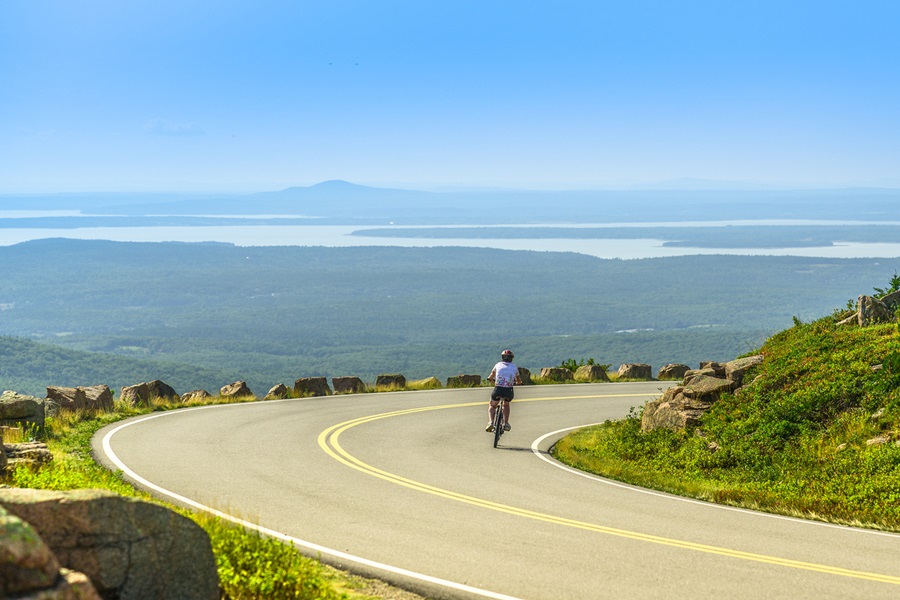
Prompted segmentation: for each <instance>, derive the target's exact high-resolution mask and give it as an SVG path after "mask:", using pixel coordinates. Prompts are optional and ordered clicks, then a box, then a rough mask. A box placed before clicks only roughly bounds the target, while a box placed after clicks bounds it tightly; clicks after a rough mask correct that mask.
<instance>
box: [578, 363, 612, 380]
mask: <svg viewBox="0 0 900 600" xmlns="http://www.w3.org/2000/svg"><path fill="white" fill-rule="evenodd" d="M573 377H574V379H575V381H609V376H608V375H607V374H606V369H604V368H603V367H601V366H600V365H582V366H580V367H578V369H576V370H575V374H574V375H573Z"/></svg>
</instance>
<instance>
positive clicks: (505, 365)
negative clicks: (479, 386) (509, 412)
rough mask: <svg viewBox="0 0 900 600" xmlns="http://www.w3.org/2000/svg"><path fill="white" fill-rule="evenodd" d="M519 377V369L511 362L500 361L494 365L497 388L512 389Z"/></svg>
mask: <svg viewBox="0 0 900 600" xmlns="http://www.w3.org/2000/svg"><path fill="white" fill-rule="evenodd" d="M518 375H519V367H517V366H516V365H515V364H513V363H511V362H503V361H500V362H498V363H497V364H496V365H494V377H495V379H494V385H496V386H497V387H512V386H513V385H514V384H515V382H516V377H517V376H518Z"/></svg>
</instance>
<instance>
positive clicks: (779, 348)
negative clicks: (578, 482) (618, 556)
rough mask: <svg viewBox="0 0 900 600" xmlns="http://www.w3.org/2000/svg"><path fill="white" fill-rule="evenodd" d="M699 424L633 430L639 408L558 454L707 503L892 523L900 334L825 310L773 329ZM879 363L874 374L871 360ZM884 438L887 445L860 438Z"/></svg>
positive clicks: (899, 482)
mask: <svg viewBox="0 0 900 600" xmlns="http://www.w3.org/2000/svg"><path fill="white" fill-rule="evenodd" d="M760 352H761V353H762V354H764V355H765V362H764V363H763V364H762V365H760V366H759V367H757V368H756V370H755V371H754V372H751V373H750V375H749V377H748V378H747V379H745V381H753V379H754V378H755V377H757V379H755V381H753V382H752V383H751V384H749V385H747V386H745V388H744V389H742V390H740V392H739V393H737V394H736V395H726V396H724V397H723V398H722V399H720V400H719V401H718V402H717V403H716V404H714V405H713V408H712V409H711V410H710V411H709V412H708V413H707V414H706V415H705V416H704V417H703V419H702V421H701V423H700V425H699V426H697V427H691V428H689V429H688V430H686V431H683V432H674V431H669V430H655V431H652V432H647V433H642V432H641V428H640V413H641V409H634V410H632V413H631V414H630V415H629V416H628V418H626V419H624V420H622V421H619V422H615V423H611V422H608V423H606V424H603V425H600V426H597V427H592V428H587V429H584V430H581V431H578V432H576V433H573V434H571V435H569V436H567V437H566V438H564V439H563V440H561V441H560V442H559V443H558V444H557V446H556V448H555V454H556V456H557V457H558V458H560V459H561V460H563V461H564V462H566V463H568V464H570V465H572V466H575V467H578V468H581V469H584V470H587V471H591V472H593V473H597V474H600V475H604V476H608V477H612V478H615V479H619V480H623V481H627V482H630V483H634V484H637V485H642V486H646V487H651V488H654V489H659V490H664V491H668V492H672V493H676V494H682V495H686V496H692V497H696V498H701V499H706V500H710V501H715V502H723V503H728V504H733V505H737V506H744V507H750V508H756V509H761V510H765V511H770V512H776V513H781V514H789V515H798V516H804V517H809V518H815V519H821V520H826V521H830V522H837V523H845V524H854V525H862V526H866V527H872V528H880V529H886V530H892V531H900V333H898V327H897V325H895V324H887V325H878V326H873V327H866V328H859V327H856V326H851V327H841V328H839V327H837V326H836V325H835V321H834V318H832V317H828V318H824V319H820V320H818V321H815V322H813V323H808V324H802V323H801V324H798V325H797V326H795V327H793V328H791V329H788V330H786V331H783V332H781V333H778V334H777V335H775V336H773V337H772V338H770V339H769V340H768V341H767V342H766V343H765V344H764V345H763V347H762V348H761V350H760ZM882 363H884V368H883V369H882V370H881V371H877V372H875V371H873V370H872V366H873V365H876V364H882ZM877 437H886V438H888V442H887V443H886V444H867V442H868V441H869V440H873V439H875V438H877Z"/></svg>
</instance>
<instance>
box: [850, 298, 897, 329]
mask: <svg viewBox="0 0 900 600" xmlns="http://www.w3.org/2000/svg"><path fill="white" fill-rule="evenodd" d="M897 308H900V292H893V293H890V294H887V295H885V296H882V297H881V298H873V297H872V296H867V295H865V294H861V295H860V296H859V297H858V298H857V299H856V311H855V312H853V313H851V314H850V315H849V316H846V317H845V318H842V320H840V321H839V322H838V325H851V324H854V323H855V324H857V325H859V326H860V327H866V326H867V325H873V324H875V323H888V322H893V321H896V320H897V317H896V315H895V313H894V311H895V310H897ZM846 314H847V313H842V314H841V317H844V315H846Z"/></svg>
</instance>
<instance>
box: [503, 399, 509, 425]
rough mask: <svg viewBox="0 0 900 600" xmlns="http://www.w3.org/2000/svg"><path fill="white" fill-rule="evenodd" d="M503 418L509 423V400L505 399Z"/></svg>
mask: <svg viewBox="0 0 900 600" xmlns="http://www.w3.org/2000/svg"><path fill="white" fill-rule="evenodd" d="M503 420H504V421H505V422H506V423H507V425H508V424H509V400H504V401H503Z"/></svg>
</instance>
